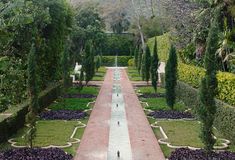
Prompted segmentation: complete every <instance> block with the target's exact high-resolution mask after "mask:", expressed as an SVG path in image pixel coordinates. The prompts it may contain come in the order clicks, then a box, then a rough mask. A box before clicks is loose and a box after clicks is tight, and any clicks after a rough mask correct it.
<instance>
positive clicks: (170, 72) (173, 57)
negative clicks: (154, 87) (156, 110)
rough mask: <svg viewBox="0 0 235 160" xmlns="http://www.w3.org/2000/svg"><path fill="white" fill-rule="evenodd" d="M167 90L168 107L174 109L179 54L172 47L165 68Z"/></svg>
mask: <svg viewBox="0 0 235 160" xmlns="http://www.w3.org/2000/svg"><path fill="white" fill-rule="evenodd" d="M165 72H166V73H165V82H166V85H165V88H166V102H167V105H168V106H169V107H170V108H171V109H173V108H174V104H175V99H176V95H175V86H176V84H177V54H176V49H175V47H174V46H173V45H171V48H170V53H169V58H168V60H167V64H166V68H165Z"/></svg>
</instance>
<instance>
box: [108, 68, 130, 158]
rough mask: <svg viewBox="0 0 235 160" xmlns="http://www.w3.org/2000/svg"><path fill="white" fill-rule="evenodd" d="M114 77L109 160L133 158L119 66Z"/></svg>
mask: <svg viewBox="0 0 235 160" xmlns="http://www.w3.org/2000/svg"><path fill="white" fill-rule="evenodd" d="M113 79H114V85H113V93H112V106H111V107H112V109H111V119H110V131H109V147H108V160H132V152H131V145H130V138H129V132H128V124H127V119H126V110H125V102H124V98H123V95H122V91H121V85H120V83H119V82H120V80H121V74H120V70H119V69H118V68H115V69H114V74H113ZM118 152H119V156H120V157H118Z"/></svg>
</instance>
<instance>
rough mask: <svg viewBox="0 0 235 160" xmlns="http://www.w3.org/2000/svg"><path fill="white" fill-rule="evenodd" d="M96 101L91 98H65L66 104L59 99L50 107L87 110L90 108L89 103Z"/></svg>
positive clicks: (53, 108)
mask: <svg viewBox="0 0 235 160" xmlns="http://www.w3.org/2000/svg"><path fill="white" fill-rule="evenodd" d="M92 101H94V99H91V98H65V105H63V101H62V100H61V99H60V100H57V101H56V102H54V103H53V104H52V105H50V106H49V107H48V108H49V109H52V110H64V109H65V110H85V109H88V108H89V107H87V104H88V103H89V102H92Z"/></svg>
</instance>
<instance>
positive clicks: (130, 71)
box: [127, 67, 142, 81]
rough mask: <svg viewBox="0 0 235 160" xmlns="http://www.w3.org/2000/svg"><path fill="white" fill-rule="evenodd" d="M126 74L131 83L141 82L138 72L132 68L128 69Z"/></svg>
mask: <svg viewBox="0 0 235 160" xmlns="http://www.w3.org/2000/svg"><path fill="white" fill-rule="evenodd" d="M127 73H128V76H129V79H130V80H131V81H142V77H141V75H139V72H138V70H137V69H135V68H134V67H128V69H127Z"/></svg>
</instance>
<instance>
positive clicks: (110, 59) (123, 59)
mask: <svg viewBox="0 0 235 160" xmlns="http://www.w3.org/2000/svg"><path fill="white" fill-rule="evenodd" d="M115 57H116V56H102V66H114V65H115ZM130 59H131V57H130V56H118V66H128V61H129V60H130Z"/></svg>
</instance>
